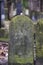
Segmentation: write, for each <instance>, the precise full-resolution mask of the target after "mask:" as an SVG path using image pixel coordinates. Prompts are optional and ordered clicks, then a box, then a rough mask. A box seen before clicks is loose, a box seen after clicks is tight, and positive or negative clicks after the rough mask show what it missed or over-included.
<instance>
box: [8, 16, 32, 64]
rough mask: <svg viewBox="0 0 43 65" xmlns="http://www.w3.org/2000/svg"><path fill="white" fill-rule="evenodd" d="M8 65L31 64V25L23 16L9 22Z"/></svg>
mask: <svg viewBox="0 0 43 65" xmlns="http://www.w3.org/2000/svg"><path fill="white" fill-rule="evenodd" d="M9 28H10V29H9V30H10V33H9V36H10V41H9V57H8V58H9V65H32V64H33V23H32V21H31V20H30V19H29V18H28V17H27V16H24V15H18V16H16V17H13V18H12V20H11V22H10V27H9Z"/></svg>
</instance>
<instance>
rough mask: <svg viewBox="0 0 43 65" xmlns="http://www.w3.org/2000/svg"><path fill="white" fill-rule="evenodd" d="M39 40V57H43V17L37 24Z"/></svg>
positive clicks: (37, 48) (37, 37)
mask: <svg viewBox="0 0 43 65" xmlns="http://www.w3.org/2000/svg"><path fill="white" fill-rule="evenodd" d="M35 30H36V40H37V47H36V50H37V58H43V19H39V20H38V23H37V24H36V26H35Z"/></svg>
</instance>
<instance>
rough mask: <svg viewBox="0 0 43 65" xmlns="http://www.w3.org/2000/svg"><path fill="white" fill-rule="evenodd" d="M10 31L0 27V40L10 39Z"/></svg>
mask: <svg viewBox="0 0 43 65" xmlns="http://www.w3.org/2000/svg"><path fill="white" fill-rule="evenodd" d="M8 40H9V38H8V32H7V31H6V30H5V29H0V41H8Z"/></svg>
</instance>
